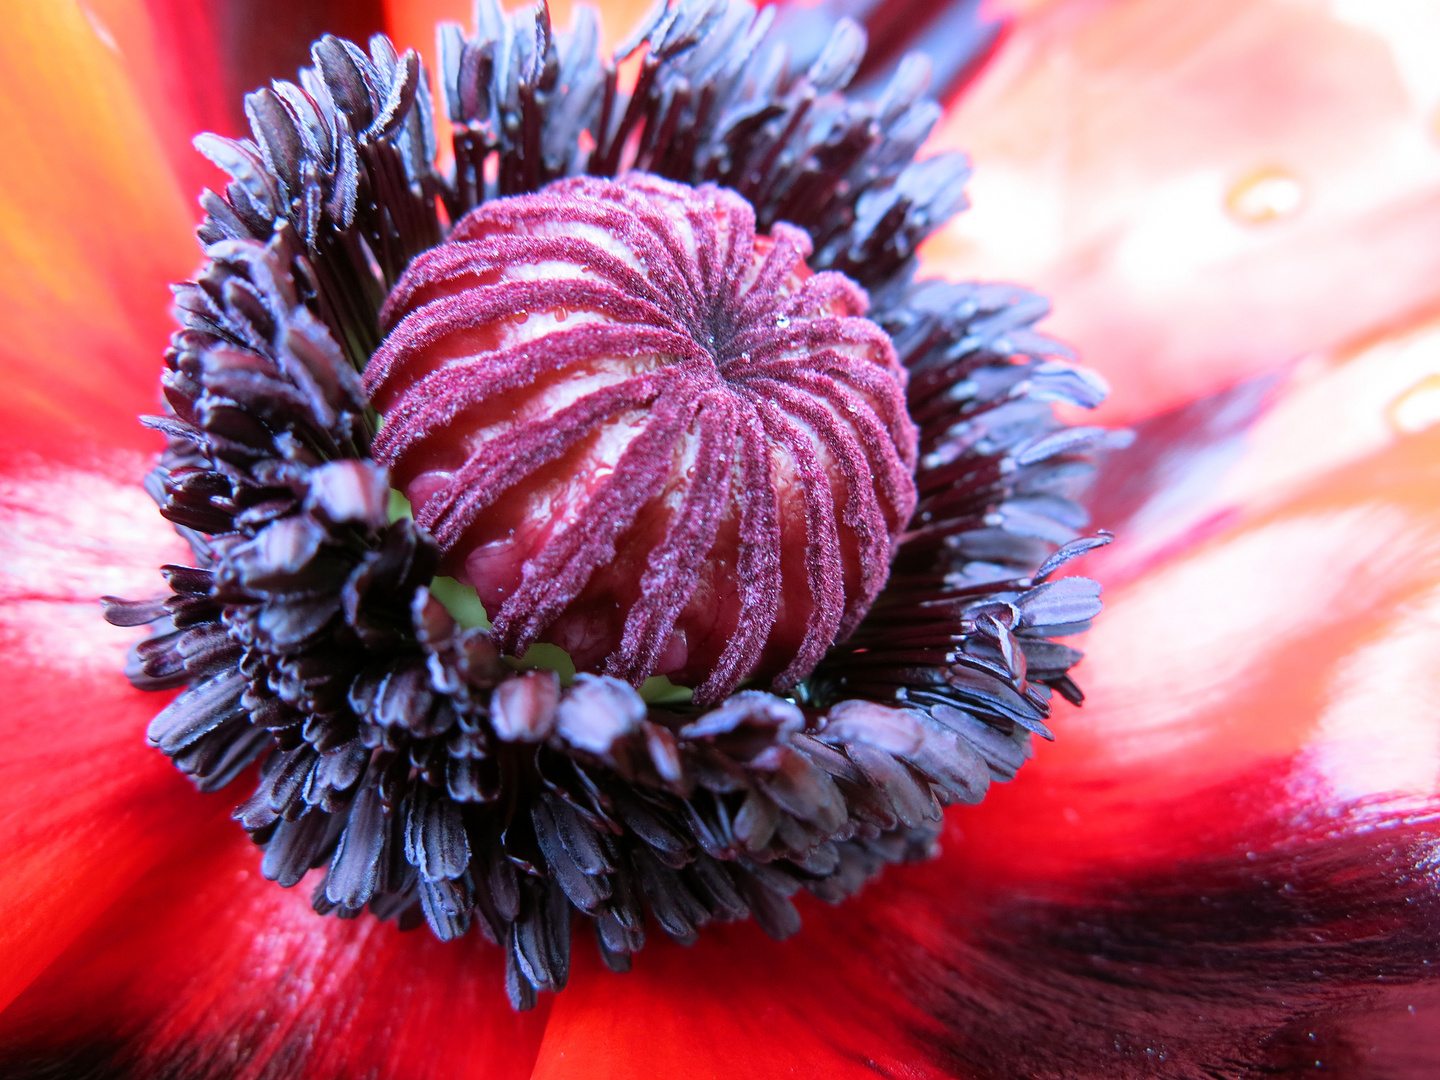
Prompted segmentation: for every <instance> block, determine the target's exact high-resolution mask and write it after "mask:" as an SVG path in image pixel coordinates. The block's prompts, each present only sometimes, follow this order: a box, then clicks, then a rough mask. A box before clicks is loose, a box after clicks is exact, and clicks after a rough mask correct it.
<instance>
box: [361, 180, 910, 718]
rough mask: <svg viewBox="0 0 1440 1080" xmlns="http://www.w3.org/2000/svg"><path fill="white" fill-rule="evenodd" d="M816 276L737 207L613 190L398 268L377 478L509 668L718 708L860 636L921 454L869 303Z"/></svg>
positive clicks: (744, 205) (484, 230) (381, 368)
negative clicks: (482, 614) (540, 669)
mask: <svg viewBox="0 0 1440 1080" xmlns="http://www.w3.org/2000/svg"><path fill="white" fill-rule="evenodd" d="M810 253H811V243H810V240H809V238H808V236H807V235H806V234H805V233H804V232H802V231H801V230H799V229H796V228H793V227H791V226H789V225H785V224H777V225H776V226H775V227H774V228H773V229H772V231H771V234H770V235H769V236H760V235H757V233H756V225H755V212H754V210H753V209H752V207H751V206H750V204H749V203H748V202H746V201H745V200H744V199H742V198H741V197H740V196H738V195H736V194H734V193H733V192H730V191H726V190H722V189H720V188H717V187H715V186H713V185H706V186H703V187H699V188H692V187H689V186H686V185H683V184H677V183H673V182H670V181H666V180H662V179H659V178H657V177H653V176H649V175H645V174H641V173H631V174H628V175H626V176H624V177H621V178H619V179H616V180H608V179H598V178H590V177H582V178H576V179H571V180H564V181H560V182H557V183H554V184H551V185H550V186H548V187H546V188H545V189H543V190H542V191H540V192H538V193H536V194H533V195H525V196H520V197H517V198H512V199H507V200H501V201H495V202H489V203H486V204H484V205H482V206H481V207H479V208H477V209H476V210H474V211H472V212H471V213H470V214H469V215H467V216H466V217H465V218H464V219H462V220H461V221H460V222H459V223H458V224H457V226H456V227H455V229H454V230H453V231H452V233H451V235H450V238H449V240H448V241H447V242H446V243H444V244H442V245H440V246H438V247H436V248H433V249H431V250H429V251H426V252H424V253H423V254H422V255H420V256H419V257H418V258H416V259H415V261H414V262H413V263H412V264H411V266H410V267H409V269H408V270H407V271H406V273H405V274H404V275H403V276H402V278H401V279H400V281H399V282H398V284H397V285H396V287H395V289H394V291H393V292H392V294H391V296H390V298H389V300H388V302H387V304H386V306H385V309H384V311H383V312H382V322H383V323H384V324H385V325H386V326H389V327H391V328H392V329H391V330H390V333H389V336H388V337H387V339H386V341H385V343H384V345H383V346H382V347H381V349H380V350H379V352H378V353H377V354H376V355H375V357H374V358H373V359H372V360H371V362H370V364H369V366H368V367H367V369H366V373H365V381H366V389H367V391H368V392H369V394H370V396H371V399H372V401H373V403H374V405H375V406H376V408H377V409H379V410H380V412H381V414H382V416H383V420H384V423H383V426H382V429H381V431H380V434H379V436H378V438H377V439H376V442H375V447H374V452H375V456H376V457H377V458H378V459H379V460H381V461H382V462H384V463H385V464H387V465H389V466H390V468H391V470H392V474H393V476H394V478H395V482H396V483H397V485H398V486H400V487H401V489H402V490H403V491H404V493H405V494H406V496H407V497H408V498H409V499H410V501H411V503H412V504H413V506H414V508H415V512H416V518H417V520H418V521H419V522H420V523H421V524H422V525H424V526H426V527H427V528H428V529H429V530H430V531H431V532H432V533H433V534H434V535H435V537H436V539H437V541H438V542H439V544H440V547H441V551H442V558H443V564H442V565H443V566H444V568H445V569H446V570H447V571H448V572H449V573H451V574H453V575H454V576H456V577H457V578H459V579H460V580H462V581H464V582H467V583H468V584H471V585H473V586H474V587H475V589H476V590H477V592H478V594H479V596H480V598H481V600H482V601H483V602H484V603H485V605H486V607H487V610H488V611H489V612H490V613H491V615H492V617H493V618H494V623H495V632H496V635H497V637H498V639H499V641H500V643H501V644H502V646H503V647H504V648H506V649H507V650H516V651H523V650H524V649H525V648H526V647H528V646H529V645H530V644H531V643H533V642H535V641H537V640H546V641H550V642H553V643H554V644H557V645H559V646H561V647H562V648H564V649H566V650H567V651H568V652H569V653H570V654H571V656H572V657H573V659H574V660H575V662H576V665H577V667H579V668H581V669H582V670H593V671H604V672H605V673H606V674H609V675H613V676H617V677H619V678H623V679H625V680H627V681H629V682H631V683H634V684H638V683H639V682H641V681H643V680H644V679H646V678H647V677H649V676H651V675H654V674H664V675H668V676H670V677H671V678H672V679H674V680H675V681H676V682H679V683H682V684H684V685H690V686H695V687H697V691H696V697H697V700H700V701H716V700H720V699H723V698H724V697H725V696H726V695H727V694H728V693H730V692H731V691H732V690H733V689H734V688H735V687H736V686H737V685H738V684H739V683H740V682H741V681H742V680H744V679H747V678H751V677H762V678H767V679H771V680H773V682H774V684H775V685H776V686H777V687H780V688H785V687H788V686H791V685H794V684H795V683H796V682H798V681H799V680H800V679H802V678H804V677H805V676H806V675H808V674H809V673H810V672H811V671H812V670H813V669H814V668H815V666H816V664H817V663H818V662H819V661H820V659H821V658H822V657H823V655H824V654H825V652H826V650H827V649H828V648H829V647H830V646H831V645H832V644H834V642H835V641H837V640H839V639H842V638H844V637H846V636H848V635H849V633H850V632H851V631H852V630H853V629H854V628H855V627H856V626H857V625H858V623H859V622H860V620H861V619H862V618H863V617H864V615H865V612H866V611H867V610H868V608H869V606H870V604H871V602H872V601H873V600H874V599H875V597H876V595H877V594H878V593H879V591H880V589H881V587H882V586H883V585H884V584H885V580H886V577H887V575H888V570H889V562H890V556H891V553H892V548H893V545H894V544H895V542H896V540H897V538H898V536H899V533H900V531H901V529H903V528H904V526H905V524H906V522H907V521H908V520H909V518H910V515H911V513H912V512H913V510H914V508H915V499H916V494H915V483H914V479H913V474H914V468H915V455H916V433H915V428H914V425H913V424H912V423H911V421H910V418H909V416H908V414H907V412H906V407H905V382H906V379H905V373H904V369H903V368H902V367H901V365H900V364H899V363H898V361H897V359H896V354H895V349H894V347H893V346H892V345H891V342H890V339H889V337H888V336H887V335H886V334H885V332H884V331H883V330H881V328H880V327H879V326H877V325H876V324H874V323H873V322H870V321H869V320H868V319H865V318H863V315H864V313H865V311H866V310H867V308H868V299H867V297H866V295H865V293H864V291H863V290H862V289H860V287H859V286H857V285H856V284H855V283H854V282H852V281H850V280H849V279H848V278H846V277H845V276H844V275H842V274H839V273H835V272H824V273H811V271H810V270H809V269H808V267H807V266H806V265H805V259H806V257H807V256H808V255H809V254H810Z"/></svg>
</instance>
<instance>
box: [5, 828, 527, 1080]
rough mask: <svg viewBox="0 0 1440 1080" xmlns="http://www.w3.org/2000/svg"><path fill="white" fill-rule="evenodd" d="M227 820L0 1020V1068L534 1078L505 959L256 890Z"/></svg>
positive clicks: (440, 1079)
mask: <svg viewBox="0 0 1440 1080" xmlns="http://www.w3.org/2000/svg"><path fill="white" fill-rule="evenodd" d="M258 863H259V853H258V852H257V851H256V850H255V848H254V847H253V846H252V845H251V844H250V842H249V840H248V839H247V838H246V837H245V835H244V834H243V833H242V832H240V830H239V829H238V828H236V826H235V825H234V824H233V823H231V822H228V821H227V822H223V823H219V824H218V825H217V826H216V827H214V828H211V829H210V830H209V831H208V832H206V833H205V834H204V835H203V836H201V837H200V838H199V839H198V841H197V842H196V843H195V844H194V846H193V849H192V850H190V851H187V852H186V853H185V854H184V855H183V856H182V857H180V858H177V859H173V860H171V861H170V862H169V863H167V864H166V865H165V867H163V868H162V869H161V870H157V871H156V872H155V873H152V874H151V875H149V876H148V877H146V878H145V879H144V880H143V881H142V882H141V883H140V884H139V885H138V886H137V887H136V888H134V889H133V890H131V891H130V892H129V893H128V894H127V895H126V896H125V897H124V898H123V899H122V900H121V901H120V902H119V903H117V904H116V905H115V907H114V908H113V909H112V910H111V911H109V912H107V913H106V915H105V917H104V918H103V919H101V920H100V921H99V922H98V923H97V924H96V925H95V926H94V927H92V928H91V929H90V930H89V931H88V932H87V933H86V934H85V935H84V936H82V937H81V938H80V939H79V940H78V941H76V943H75V944H74V946H73V947H72V948H71V949H70V950H69V951H67V952H66V953H65V955H64V956H62V957H61V958H60V959H59V960H58V961H57V962H56V963H55V964H54V965H53V966H52V967H51V968H50V969H49V970H48V971H46V973H45V974H44V976H43V977H42V978H41V979H40V980H39V981H37V982H36V983H35V984H34V985H33V986H32V987H31V988H30V989H29V990H28V991H26V993H25V994H24V995H22V996H21V997H20V998H19V999H18V1000H17V1001H16V1002H15V1004H14V1005H13V1006H12V1007H11V1008H10V1009H9V1010H7V1011H6V1012H5V1013H4V1014H3V1016H0V1071H6V1072H7V1075H13V1073H12V1072H11V1070H13V1071H15V1072H21V1073H25V1074H26V1075H32V1074H37V1073H43V1072H45V1070H46V1069H50V1070H52V1071H51V1072H50V1073H49V1074H48V1075H60V1074H62V1073H65V1074H67V1075H68V1074H69V1071H70V1070H74V1069H76V1068H77V1066H78V1065H79V1064H80V1063H81V1062H83V1063H84V1064H86V1065H87V1066H88V1067H90V1068H92V1069H95V1070H96V1071H97V1073H103V1075H107V1076H109V1075H126V1076H130V1075H133V1076H159V1075H169V1074H170V1071H171V1070H175V1069H177V1068H179V1067H180V1063H183V1069H184V1075H185V1076H186V1077H189V1078H193V1080H206V1078H214V1080H220V1078H224V1080H258V1078H261V1077H269V1078H279V1077H302V1076H303V1077H311V1076H314V1077H330V1076H361V1075H366V1076H378V1077H404V1078H405V1080H412V1078H413V1080H425V1078H435V1080H465V1078H467V1077H474V1078H476V1080H504V1078H506V1077H525V1076H528V1075H529V1073H530V1069H531V1066H532V1064H533V1062H534V1059H535V1051H536V1047H537V1046H538V1045H539V1042H540V1036H541V1033H542V1031H543V1029H544V1025H545V1010H546V1007H545V1005H544V1004H543V1003H542V1004H541V1006H540V1007H539V1008H538V1009H537V1010H536V1011H535V1012H533V1013H526V1014H523V1015H518V1014H516V1013H514V1012H512V1011H511V1009H510V1006H509V1004H508V1003H507V1002H506V1000H505V993H504V990H503V988H502V987H503V981H502V980H503V964H502V962H501V953H500V950H499V949H497V948H495V947H493V946H489V945H486V944H485V943H484V942H482V941H480V940H479V939H478V938H477V937H474V936H471V937H468V938H465V939H463V940H461V941H458V942H452V943H449V944H443V943H441V942H439V941H436V940H435V939H434V938H433V937H431V936H430V935H429V934H428V933H426V932H424V931H422V932H420V933H414V934H401V933H399V932H398V931H397V930H396V929H395V927H394V926H393V925H392V924H389V923H380V922H377V921H376V920H374V919H371V918H369V917H368V916H367V917H363V918H360V919H357V920H354V921H352V922H342V921H340V920H338V919H333V918H331V919H322V918H319V917H318V916H316V915H315V913H314V912H313V911H311V910H310V906H309V903H308V902H307V901H308V897H309V886H313V884H314V882H313V881H309V882H306V883H302V884H301V885H300V886H299V887H298V888H296V889H292V890H288V891H287V890H282V889H279V888H277V887H276V886H275V885H274V884H273V883H272V882H269V881H266V880H264V879H263V878H261V877H260V875H259V871H258Z"/></svg>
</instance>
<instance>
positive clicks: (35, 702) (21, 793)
mask: <svg viewBox="0 0 1440 1080" xmlns="http://www.w3.org/2000/svg"><path fill="white" fill-rule="evenodd" d="M122 8H123V9H124V12H125V14H127V15H134V14H136V11H134V10H131V9H129V8H124V5H115V6H114V10H116V11H119V10H121V9H122ZM91 15H93V13H87V11H85V10H84V9H82V8H81V7H79V6H78V5H75V4H72V3H54V4H26V5H21V6H18V7H16V8H15V9H14V10H13V11H12V12H10V13H9V15H8V17H7V25H6V33H5V35H3V37H0V87H3V90H0V128H3V131H4V141H5V147H6V152H5V154H4V155H0V322H3V325H4V326H5V334H4V340H3V341H0V380H3V382H4V385H5V394H4V395H3V397H0V643H3V644H0V695H3V698H4V701H5V705H4V708H3V710H0V739H3V742H4V754H3V757H0V830H3V832H4V835H5V836H6V843H5V844H4V845H3V847H0V879H3V880H4V881H5V883H6V887H5V889H4V892H3V895H0V951H3V953H4V955H5V957H6V959H7V963H6V965H5V967H4V970H3V972H0V1001H9V1000H10V998H11V997H13V996H14V994H15V993H16V992H17V991H18V990H19V989H20V988H22V987H23V986H24V985H25V984H26V983H27V982H28V981H29V980H30V979H31V978H33V977H34V975H35V974H36V973H37V972H38V971H39V970H40V969H41V968H42V967H43V966H44V965H45V964H46V963H47V962H48V961H49V960H50V959H52V958H53V957H54V956H55V955H56V954H58V953H59V952H60V950H61V949H63V948H64V947H65V945H66V944H67V943H68V942H69V941H70V940H71V939H73V937H74V935H75V934H76V933H78V932H79V931H80V929H81V928H83V927H84V926H85V925H86V923H88V922H89V921H90V920H91V919H92V918H94V917H95V916H96V915H97V914H98V913H99V912H100V911H102V910H103V909H104V908H105V907H106V906H107V905H108V904H109V903H110V902H111V901H113V899H114V898H115V897H116V896H117V895H119V894H120V893H121V892H122V891H123V890H124V889H125V888H128V887H129V886H130V885H131V884H133V882H134V881H135V880H136V879H137V878H138V877H139V876H140V875H141V874H142V873H143V872H144V871H145V870H147V869H148V868H149V867H151V866H153V865H154V864H155V863H156V862H157V861H158V860H159V859H160V858H161V857H162V856H163V855H164V854H165V852H166V851H168V850H169V848H170V847H171V846H172V845H173V844H175V843H176V842H178V841H179V840H181V839H183V837H184V836H185V835H186V834H187V832H189V831H191V830H193V829H194V828H195V827H196V825H197V823H198V822H200V821H203V820H204V819H205V818H206V817H207V815H208V814H209V813H210V812H211V811H212V810H213V811H216V812H218V810H219V809H220V806H219V804H216V803H214V802H213V801H212V802H211V803H208V804H207V803H206V801H205V800H199V801H196V797H195V795H194V793H193V791H191V790H189V789H188V785H186V784H185V783H184V782H183V781H180V780H179V778H178V777H176V776H174V775H173V774H172V770H169V769H167V768H165V767H164V766H163V765H162V764H161V763H160V762H157V761H156V760H155V755H154V754H153V753H152V752H151V751H149V750H147V749H146V747H145V746H144V744H143V739H142V738H141V737H140V735H141V732H143V730H144V725H145V723H146V721H147V720H148V718H149V716H150V715H152V714H153V712H154V710H155V706H156V703H155V701H154V699H153V698H147V696H146V695H142V694H141V693H139V692H137V691H135V690H132V689H131V688H130V687H129V686H128V684H126V682H125V681H124V678H123V676H122V675H121V674H120V668H121V666H122V665H123V663H124V656H125V650H126V648H127V647H128V646H129V644H130V642H131V640H133V638H134V636H135V632H133V631H116V630H114V629H112V628H110V627H107V626H106V625H105V624H104V622H103V621H102V620H101V619H100V612H99V606H98V604H97V602H96V598H97V597H98V596H99V595H101V594H102V593H130V594H132V595H141V596H143V595H146V594H148V593H151V592H154V591H156V588H157V586H158V585H160V581H159V578H158V575H157V574H156V572H155V568H156V567H157V566H158V565H159V563H160V562H166V561H174V560H177V559H183V558H184V557H185V555H186V549H185V548H184V546H183V545H182V544H180V543H179V542H178V540H177V539H176V537H175V535H174V532H173V530H171V529H170V528H168V527H167V526H166V525H165V524H164V522H162V521H160V520H159V519H158V518H157V516H156V515H155V513H154V510H153V505H152V504H151V503H150V500H149V499H148V497H147V496H146V495H145V494H144V492H143V491H142V490H141V488H140V487H139V480H140V478H141V477H142V476H143V474H144V471H145V469H146V468H147V467H148V463H147V460H146V457H145V455H144V453H143V452H137V450H142V449H143V450H145V451H148V450H150V449H152V448H153V444H154V437H153V436H149V435H147V434H146V433H144V432H143V431H142V429H141V428H140V427H139V425H138V424H137V423H136V420H135V414H136V413H137V412H140V411H151V410H153V409H154V408H155V405H156V397H157V395H156V392H155V377H154V373H155V371H156V367H157V361H158V357H159V354H160V351H161V350H162V349H163V347H164V343H165V340H166V336H167V334H168V331H169V318H168V315H167V311H166V309H167V307H168V303H167V301H168V293H167V290H166V282H167V281H169V280H171V279H174V278H176V277H182V276H184V275H185V274H186V273H187V272H188V270H189V269H190V267H191V265H192V264H193V263H194V261H195V251H194V246H193V243H194V242H193V239H192V238H191V236H190V223H189V214H188V211H187V210H186V209H185V201H184V200H183V199H182V197H181V195H180V191H179V188H178V187H177V184H176V182H175V179H174V177H173V175H172V174H171V172H170V170H169V169H168V167H167V166H166V164H165V159H164V156H163V155H162V153H161V151H160V137H159V136H158V135H157V127H156V123H157V121H156V117H155V116H154V115H153V114H151V113H150V112H148V111H147V101H146V98H145V93H144V92H143V90H137V89H136V87H135V86H134V85H133V84H132V83H131V82H130V81H129V80H128V78H127V75H126V72H125V70H124V66H123V64H122V62H121V60H120V59H119V57H118V56H117V55H116V50H115V46H114V43H113V42H111V41H110V40H107V31H106V30H105V28H104V26H103V25H101V24H99V23H98V22H97V21H96V20H95V19H94V18H93V17H90V16H91ZM151 103H152V104H153V102H151Z"/></svg>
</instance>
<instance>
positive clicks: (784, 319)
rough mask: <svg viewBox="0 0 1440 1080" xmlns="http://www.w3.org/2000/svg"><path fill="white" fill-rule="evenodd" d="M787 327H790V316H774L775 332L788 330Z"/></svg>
mask: <svg viewBox="0 0 1440 1080" xmlns="http://www.w3.org/2000/svg"><path fill="white" fill-rule="evenodd" d="M789 325H790V316H789V315H776V316H775V329H776V330H784V329H786V328H788V327H789Z"/></svg>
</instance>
